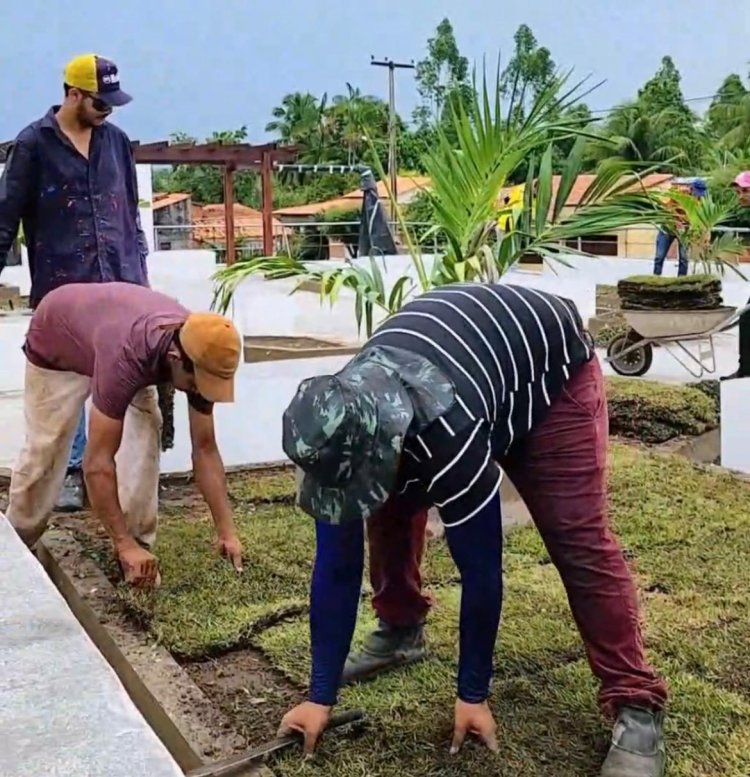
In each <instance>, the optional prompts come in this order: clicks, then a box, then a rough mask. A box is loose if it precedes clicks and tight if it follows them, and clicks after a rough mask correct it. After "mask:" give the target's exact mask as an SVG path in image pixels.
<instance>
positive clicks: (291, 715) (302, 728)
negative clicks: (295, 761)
mask: <svg viewBox="0 0 750 777" xmlns="http://www.w3.org/2000/svg"><path fill="white" fill-rule="evenodd" d="M330 719H331V708H330V707H324V706H323V705H322V704H314V703H313V702H311V701H306V702H303V703H302V704H298V705H297V706H296V707H295V708H294V709H292V710H289V712H287V714H286V715H284V717H283V718H282V720H281V726H280V727H279V732H278V734H277V735H276V736H278V737H285V736H288V735H289V734H291V733H292V731H298V732H299V733H300V734H302V735H303V736H304V738H305V743H304V745H303V749H302V752H303V753H304V755H305V756H306V757H308V758H309V757H310V756H311V755H312V754H313V752H314V750H315V745H316V744H317V743H318V739H320V735H321V734H322V733H323V731H324V730H325V727H326V726H327V725H328V721H329V720H330Z"/></svg>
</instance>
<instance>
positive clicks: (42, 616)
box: [0, 514, 182, 777]
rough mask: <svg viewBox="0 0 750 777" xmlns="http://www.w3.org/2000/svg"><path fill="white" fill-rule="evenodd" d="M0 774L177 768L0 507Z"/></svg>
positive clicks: (174, 771)
mask: <svg viewBox="0 0 750 777" xmlns="http://www.w3.org/2000/svg"><path fill="white" fill-rule="evenodd" d="M0 601H1V602H2V606H1V607H0V731H2V746H0V775H2V777H42V775H44V777H103V775H106V777H181V776H182V771H181V770H180V769H179V768H178V766H177V764H176V763H175V762H174V760H173V759H172V756H171V755H170V754H169V753H168V752H167V750H166V748H165V747H164V746H163V745H162V743H161V742H160V741H159V739H158V738H157V736H156V734H154V732H153V731H152V730H151V728H150V727H149V726H148V724H147V723H146V721H145V720H144V719H143V717H142V716H141V714H140V713H139V712H138V710H137V709H136V707H135V706H134V704H133V702H132V701H131V700H130V697H129V696H128V695H127V693H126V692H125V689H124V688H123V687H122V685H121V684H120V681H119V679H118V678H117V675H116V674H115V673H114V671H113V670H112V669H111V667H110V666H109V664H108V663H107V662H106V661H105V659H104V657H103V656H102V655H101V654H100V653H99V651H98V650H97V648H96V647H95V646H94V644H93V643H92V642H91V640H90V639H89V638H88V636H87V635H86V633H85V632H84V630H83V628H82V627H81V625H80V624H79V622H78V621H77V620H76V618H75V616H74V615H73V613H72V612H71V611H70V610H69V609H68V606H67V605H66V603H65V601H64V599H63V598H62V596H60V594H59V593H58V591H57V589H56V588H55V586H54V584H53V583H52V581H51V580H50V579H49V578H48V577H47V575H46V573H45V572H44V570H43V569H42V567H41V565H40V564H39V563H38V562H37V560H36V558H35V557H34V556H33V555H32V554H31V553H30V552H29V551H28V550H27V549H26V548H25V547H24V545H23V544H22V543H21V541H20V540H19V539H18V536H17V535H16V533H15V532H14V531H13V529H12V528H11V527H10V524H8V522H7V521H6V520H5V518H4V517H3V516H2V514H0Z"/></svg>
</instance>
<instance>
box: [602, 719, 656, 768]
mask: <svg viewBox="0 0 750 777" xmlns="http://www.w3.org/2000/svg"><path fill="white" fill-rule="evenodd" d="M666 762H667V758H666V752H665V749H664V713H663V712H661V711H658V712H652V711H651V710H646V709H642V708H640V707H623V708H622V709H621V710H620V714H619V715H618V716H617V722H616V723H615V725H614V728H613V729H612V744H611V746H610V748H609V753H608V754H607V758H606V760H605V761H604V766H603V767H602V774H601V777H663V774H664V769H665V768H666Z"/></svg>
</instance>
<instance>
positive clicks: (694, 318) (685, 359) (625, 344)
mask: <svg viewBox="0 0 750 777" xmlns="http://www.w3.org/2000/svg"><path fill="white" fill-rule="evenodd" d="M748 310H750V305H746V306H745V307H743V308H741V309H737V308H735V307H728V306H723V307H720V308H713V309H711V310H623V311H622V315H623V317H624V318H625V321H626V322H627V324H628V326H629V327H630V330H629V331H628V332H627V333H626V334H624V335H620V336H619V337H616V338H615V339H614V340H612V342H611V343H610V344H609V346H608V348H607V357H606V359H605V361H607V362H609V363H610V364H611V365H612V369H613V370H614V371H615V372H616V373H617V374H618V375H625V376H627V377H638V376H640V375H645V374H646V373H647V372H648V371H649V369H650V367H651V364H652V362H653V358H654V351H653V349H654V346H659V347H661V348H664V350H665V351H667V353H669V355H670V356H672V358H673V359H675V361H677V362H678V363H679V364H681V365H682V366H683V367H684V368H685V369H686V370H687V371H688V372H689V373H690V374H691V375H692V376H693V377H695V378H701V377H703V375H705V374H706V373H708V374H713V373H715V372H716V349H715V346H714V336H715V335H718V334H721V333H722V332H725V331H727V330H728V329H731V328H732V327H733V326H736V325H737V323H738V322H739V319H740V316H741V315H742V314H743V313H745V312H747V311H748ZM686 343H697V345H698V348H697V354H696V353H694V352H693V351H692V350H690V348H688V347H687V346H686Z"/></svg>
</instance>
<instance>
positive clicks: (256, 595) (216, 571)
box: [118, 506, 314, 658]
mask: <svg viewBox="0 0 750 777" xmlns="http://www.w3.org/2000/svg"><path fill="white" fill-rule="evenodd" d="M238 517H239V516H238ZM237 524H238V531H239V534H240V539H241V540H242V543H243V545H244V547H245V571H244V572H243V573H242V575H238V574H237V573H236V572H235V571H234V570H233V569H232V568H231V567H230V565H229V564H228V563H227V562H226V561H224V560H222V559H219V558H218V557H217V554H216V552H215V551H214V549H213V548H212V544H211V543H212V528H211V525H210V522H209V521H208V520H204V521H187V520H181V519H180V518H178V517H171V518H169V519H167V520H165V521H163V522H162V525H161V527H160V529H159V535H158V538H157V544H156V548H155V553H156V555H157V556H158V558H159V565H160V570H161V575H162V585H161V587H160V588H159V589H158V590H157V591H155V592H153V593H144V592H141V591H137V590H133V589H130V588H128V587H126V586H120V587H119V588H118V594H119V596H120V597H121V598H122V600H123V602H124V603H125V605H126V606H127V607H128V609H129V610H130V611H131V613H132V614H133V615H134V616H136V617H137V618H138V619H139V620H141V621H142V622H143V623H144V625H146V627H147V628H148V629H149V630H150V631H151V633H152V634H153V635H154V637H155V638H156V639H157V640H158V641H159V642H160V643H162V644H163V645H164V646H165V647H166V648H167V649H169V650H170V651H172V652H173V653H174V654H175V655H178V656H180V657H187V658H189V657H197V656H201V655H207V654H211V653H214V652H220V651H223V650H226V649H228V648H231V647H233V646H236V645H237V644H241V643H242V642H244V641H245V640H246V639H247V637H248V636H249V634H250V633H252V631H253V629H255V628H257V627H258V626H259V624H262V623H264V622H266V621H267V620H268V619H269V618H271V617H273V616H279V615H281V614H283V613H285V612H288V611H290V610H292V611H295V610H297V611H299V610H301V609H304V608H305V607H306V603H307V590H308V577H309V570H310V567H311V563H312V558H313V555H314V532H313V527H312V525H311V522H310V521H308V520H304V519H303V518H302V516H301V515H300V514H298V513H297V511H296V510H295V509H294V508H288V507H283V506H282V507H279V506H266V507H261V508H258V509H257V510H248V511H247V512H246V513H244V514H242V516H241V518H240V519H239V520H238V522H237Z"/></svg>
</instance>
